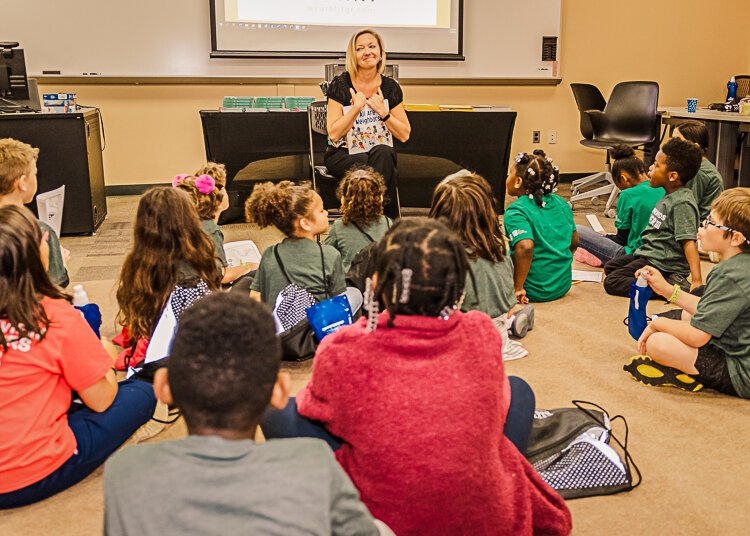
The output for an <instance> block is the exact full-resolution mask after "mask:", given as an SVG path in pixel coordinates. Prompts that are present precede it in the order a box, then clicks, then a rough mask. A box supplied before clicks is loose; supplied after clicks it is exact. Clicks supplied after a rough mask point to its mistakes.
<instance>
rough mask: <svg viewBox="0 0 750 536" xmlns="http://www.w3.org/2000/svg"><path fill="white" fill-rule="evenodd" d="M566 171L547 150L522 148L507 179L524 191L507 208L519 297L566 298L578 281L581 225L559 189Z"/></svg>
mask: <svg viewBox="0 0 750 536" xmlns="http://www.w3.org/2000/svg"><path fill="white" fill-rule="evenodd" d="M559 177H560V171H559V169H558V168H557V166H555V165H554V164H553V163H552V160H551V159H549V158H547V157H546V155H545V154H544V151H540V150H536V151H534V154H528V153H519V154H518V155H517V156H516V158H515V162H514V163H512V164H511V167H510V175H508V180H507V182H506V189H507V192H508V194H509V195H512V196H515V197H518V200H517V201H515V202H514V203H513V204H511V205H510V206H509V207H508V208H507V210H506V211H505V234H506V235H508V239H509V240H510V247H511V255H512V256H513V264H514V271H513V279H514V281H515V292H516V299H517V300H518V302H519V303H522V304H523V303H529V301H532V302H546V301H552V300H556V299H558V298H561V297H562V296H564V295H565V293H567V292H568V291H569V290H570V286H571V285H572V283H573V275H572V271H571V268H572V265H573V252H574V251H575V250H576V248H577V247H578V231H576V226H575V223H574V222H573V211H572V210H571V209H570V205H568V203H567V201H565V200H564V199H563V198H562V197H560V196H558V195H555V193H554V192H555V191H556V190H557V183H558V180H559Z"/></svg>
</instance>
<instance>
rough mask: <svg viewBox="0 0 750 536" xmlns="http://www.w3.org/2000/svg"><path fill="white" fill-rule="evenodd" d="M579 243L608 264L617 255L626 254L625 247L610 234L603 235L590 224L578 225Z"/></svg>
mask: <svg viewBox="0 0 750 536" xmlns="http://www.w3.org/2000/svg"><path fill="white" fill-rule="evenodd" d="M576 229H577V230H578V245H579V246H580V247H582V248H583V249H585V250H586V251H588V252H589V253H591V254H592V255H593V256H594V257H596V258H597V259H599V260H600V261H602V264H606V263H608V262H609V261H611V260H612V259H614V258H615V257H619V256H620V255H624V254H625V247H624V246H621V245H620V244H618V243H617V242H615V241H614V240H612V239H611V238H609V237H608V236H603V235H600V234H599V233H597V232H596V231H594V230H593V229H592V228H591V227H589V226H588V225H576Z"/></svg>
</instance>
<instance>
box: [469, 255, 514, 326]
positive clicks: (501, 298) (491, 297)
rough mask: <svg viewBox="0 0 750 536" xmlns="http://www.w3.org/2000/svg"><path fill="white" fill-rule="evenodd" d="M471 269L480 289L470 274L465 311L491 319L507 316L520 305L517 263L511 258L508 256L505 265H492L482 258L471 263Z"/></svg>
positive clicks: (503, 263)
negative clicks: (515, 272) (515, 280)
mask: <svg viewBox="0 0 750 536" xmlns="http://www.w3.org/2000/svg"><path fill="white" fill-rule="evenodd" d="M469 266H470V267H471V272H472V273H473V274H474V280H475V281H476V288H475V287H474V285H473V283H472V280H471V276H470V275H469V274H468V273H467V274H466V287H465V290H464V292H465V295H464V304H463V306H462V307H461V309H462V310H463V311H471V310H477V311H482V312H483V313H485V314H487V315H489V316H490V317H491V318H497V317H498V316H501V315H504V314H507V313H508V311H510V310H511V309H512V308H513V306H514V305H515V304H516V293H515V290H514V288H513V260H512V259H511V258H510V255H506V256H505V259H504V260H503V261H502V262H492V261H489V260H487V259H482V258H478V259H477V260H475V261H472V260H470V261H469ZM476 302H479V303H476Z"/></svg>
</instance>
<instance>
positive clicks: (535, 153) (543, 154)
mask: <svg viewBox="0 0 750 536" xmlns="http://www.w3.org/2000/svg"><path fill="white" fill-rule="evenodd" d="M531 154H533V155H534V156H541V157H542V158H547V153H545V152H544V151H542V150H541V149H534V152H532V153H531Z"/></svg>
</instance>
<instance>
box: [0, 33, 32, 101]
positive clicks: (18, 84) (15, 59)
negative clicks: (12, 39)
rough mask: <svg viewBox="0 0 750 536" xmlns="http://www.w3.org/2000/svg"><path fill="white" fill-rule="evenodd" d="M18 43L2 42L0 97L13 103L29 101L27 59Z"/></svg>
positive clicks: (0, 54) (0, 53)
mask: <svg viewBox="0 0 750 536" xmlns="http://www.w3.org/2000/svg"><path fill="white" fill-rule="evenodd" d="M16 47H18V43H7V42H5V43H4V42H0V97H1V98H3V99H6V100H11V101H25V100H28V99H29V81H28V79H27V77H26V59H25V58H24V55H23V49H21V48H16Z"/></svg>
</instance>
